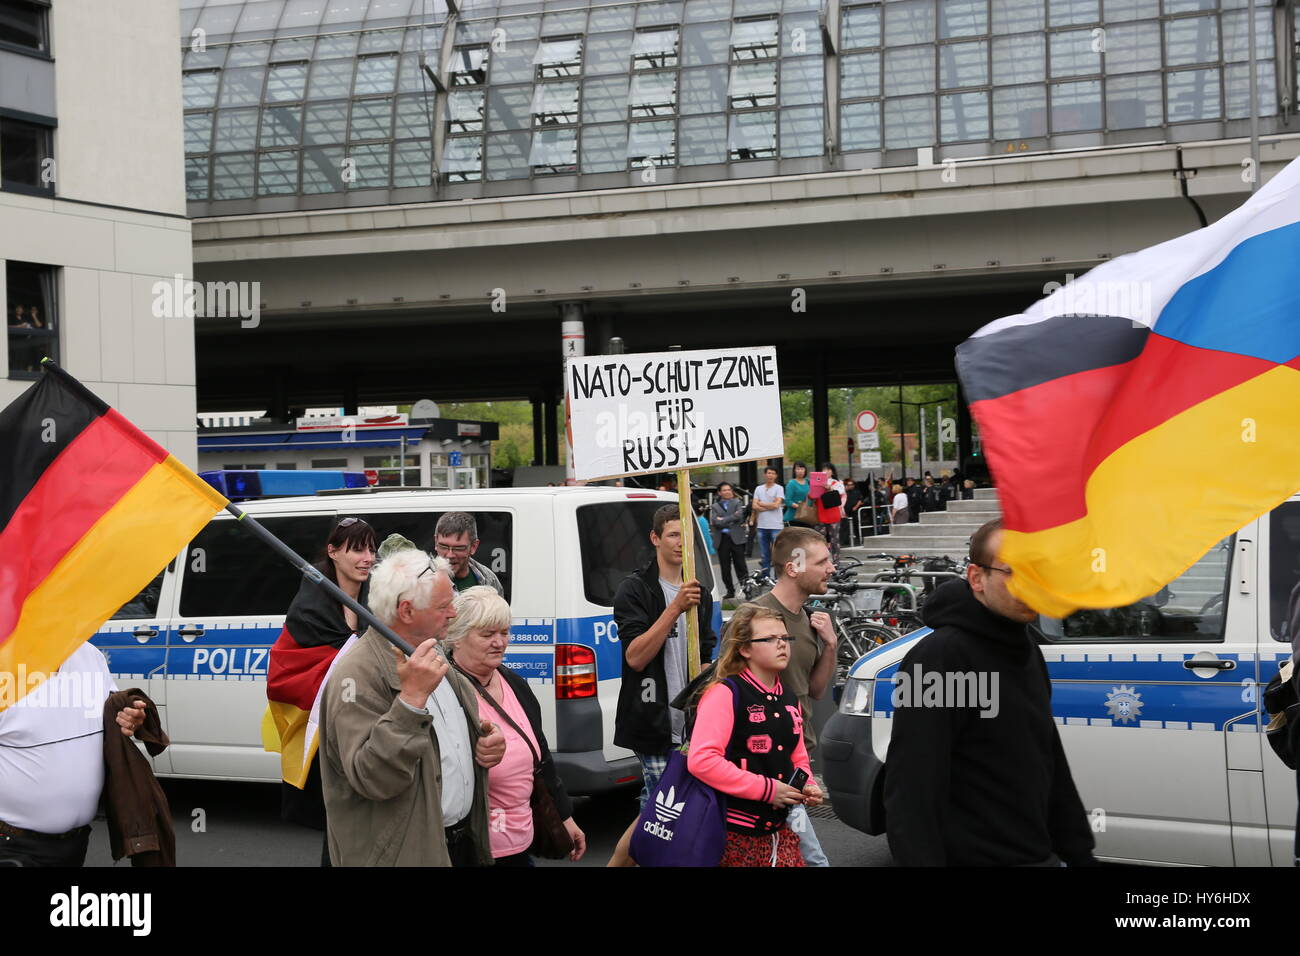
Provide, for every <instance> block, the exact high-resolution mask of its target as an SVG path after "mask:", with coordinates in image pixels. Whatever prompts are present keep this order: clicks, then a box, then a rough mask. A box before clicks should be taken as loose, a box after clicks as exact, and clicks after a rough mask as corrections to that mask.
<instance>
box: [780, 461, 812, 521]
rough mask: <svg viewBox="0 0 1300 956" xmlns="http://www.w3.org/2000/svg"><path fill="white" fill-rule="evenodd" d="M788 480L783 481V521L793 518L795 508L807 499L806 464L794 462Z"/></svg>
mask: <svg viewBox="0 0 1300 956" xmlns="http://www.w3.org/2000/svg"><path fill="white" fill-rule="evenodd" d="M790 475H791V477H790V480H789V481H787V482H786V483H785V523H786V524H789V523H790V522H791V521H793V520H794V513H795V510H796V509H797V508H798V507H799V505H801V504H803V502H805V501H807V500H808V466H807V465H805V464H804V463H803V462H801V461H796V462H795V463H794V468H792V469H791V470H790Z"/></svg>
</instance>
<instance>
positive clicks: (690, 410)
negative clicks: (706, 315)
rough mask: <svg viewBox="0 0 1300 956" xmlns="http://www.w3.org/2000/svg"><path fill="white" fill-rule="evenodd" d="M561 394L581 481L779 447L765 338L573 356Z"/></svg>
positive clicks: (776, 452) (777, 403) (772, 353)
mask: <svg viewBox="0 0 1300 956" xmlns="http://www.w3.org/2000/svg"><path fill="white" fill-rule="evenodd" d="M565 392H566V398H567V401H568V402H569V414H570V422H571V427H572V430H573V462H574V475H575V477H576V478H578V479H579V480H586V481H590V480H594V479H598V478H624V477H628V476H631V475H649V474H657V473H660V472H665V471H679V470H684V469H690V468H699V467H702V466H711V465H722V464H734V463H736V462H742V461H755V460H758V459H765V458H780V457H781V456H782V455H783V454H784V453H785V442H784V436H783V434H782V431H781V388H780V383H779V380H778V378H777V369H776V349H775V348H774V347H771V346H768V347H766V348H757V349H707V350H699V351H691V352H645V353H640V354H631V355H598V356H591V357H589V358H580V359H570V360H569V362H568V365H567V368H566V370H565Z"/></svg>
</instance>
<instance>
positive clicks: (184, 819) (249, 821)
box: [86, 779, 891, 866]
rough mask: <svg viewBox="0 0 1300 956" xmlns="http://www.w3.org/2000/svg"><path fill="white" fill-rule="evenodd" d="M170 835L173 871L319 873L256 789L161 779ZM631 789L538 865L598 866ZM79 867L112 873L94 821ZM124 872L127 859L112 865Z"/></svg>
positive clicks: (854, 854) (591, 815)
mask: <svg viewBox="0 0 1300 956" xmlns="http://www.w3.org/2000/svg"><path fill="white" fill-rule="evenodd" d="M163 789H164V790H166V792H167V799H168V801H169V802H170V803H171V808H172V820H173V823H174V826H175V828H176V858H177V863H178V864H179V865H180V866H319V865H320V854H321V844H322V836H323V835H322V834H321V833H319V832H318V831H315V830H308V829H305V828H303V827H300V826H296V825H294V824H288V823H283V822H281V820H280V793H279V789H278V787H276V786H272V785H268V784H260V783H225V782H217V781H208V780H174V779H165V780H163ZM636 793H637V791H636V790H635V789H631V790H627V791H625V792H620V793H616V794H607V795H603V796H600V797H594V798H585V797H580V798H578V799H577V801H576V806H575V809H574V818H575V819H576V820H577V821H578V825H579V826H581V827H582V829H583V831H584V832H585V833H586V834H587V840H588V848H587V855H586V857H585V858H584V859H583V860H582V861H581V862H580V863H578V864H573V863H569V862H567V861H552V860H541V861H539V865H541V866H574V865H577V866H604V865H605V864H606V863H607V862H608V861H609V857H610V854H611V853H612V852H613V849H614V844H615V843H616V842H617V841H618V838H619V837H620V836H621V835H622V833H623V831H624V830H625V829H626V828H627V825H628V824H629V823H631V822H632V820H633V818H634V817H635V815H636V807H637V804H636ZM815 812H817V813H818V814H819V816H817V817H814V819H813V826H814V828H815V829H816V831H817V835H818V837H819V838H820V839H821V843H822V847H823V848H824V849H825V851H826V856H827V858H828V859H829V860H830V862H831V865H832V866H888V865H890V863H891V860H890V857H889V848H888V846H886V843H885V838H884V837H869V836H866V835H865V834H862V833H858V832H857V831H856V830H853V829H851V828H850V827H848V826H846V825H844V824H843V823H840V822H839V821H838V820H836V819H832V818H829V817H827V816H822V815H821V814H823V813H824V812H825V811H823V810H821V809H819V810H817V811H815ZM86 865H87V866H113V865H114V864H113V862H112V857H111V855H110V852H109V846H108V831H107V829H106V827H105V824H104V821H103V819H102V818H101V819H98V820H96V821H95V825H94V831H93V832H92V834H91V838H90V850H89V852H88V853H87V855H86ZM116 865H118V866H129V865H130V864H129V862H128V861H127V860H123V861H121V862H120V863H118V864H116Z"/></svg>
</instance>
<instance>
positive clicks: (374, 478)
mask: <svg viewBox="0 0 1300 956" xmlns="http://www.w3.org/2000/svg"><path fill="white" fill-rule="evenodd" d="M365 474H366V484H368V485H377V484H379V471H378V469H375V468H367V469H366V472H365Z"/></svg>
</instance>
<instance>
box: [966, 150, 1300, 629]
mask: <svg viewBox="0 0 1300 956" xmlns="http://www.w3.org/2000/svg"><path fill="white" fill-rule="evenodd" d="M1297 263H1300V161H1297V162H1293V163H1291V164H1290V165H1289V166H1287V167H1286V169H1284V170H1283V171H1282V172H1280V173H1278V174H1277V175H1276V176H1274V177H1273V179H1272V180H1271V181H1270V182H1269V183H1268V184H1267V185H1266V186H1264V187H1263V188H1262V189H1260V191H1259V192H1258V193H1256V194H1255V195H1254V196H1252V197H1251V198H1250V199H1249V200H1248V201H1247V202H1245V203H1244V204H1243V205H1242V206H1240V207H1239V208H1238V209H1236V210H1234V211H1233V212H1231V213H1229V214H1228V215H1227V216H1224V217H1223V218H1222V219H1220V220H1219V221H1218V222H1215V223H1214V224H1212V225H1210V226H1209V227H1207V228H1204V229H1200V230H1198V231H1196V232H1193V233H1189V234H1187V235H1184V236H1181V237H1179V238H1177V239H1172V240H1170V241H1168V242H1165V243H1162V244H1160V245H1158V246H1153V247H1151V248H1149V249H1144V250H1142V251H1141V252H1137V253H1133V254H1131V255H1127V256H1123V257H1121V258H1118V259H1115V260H1113V261H1111V262H1107V263H1104V264H1103V265H1101V266H1099V267H1097V268H1096V269H1093V270H1092V271H1091V272H1089V273H1088V274H1087V275H1086V276H1083V277H1082V278H1081V279H1078V280H1075V281H1072V282H1069V283H1068V284H1066V285H1065V286H1062V287H1060V288H1057V289H1056V290H1055V291H1053V292H1052V294H1051V295H1049V296H1048V297H1047V298H1045V299H1042V300H1040V301H1039V302H1036V303H1035V304H1034V305H1033V306H1031V307H1030V308H1029V309H1028V310H1026V311H1025V313H1024V314H1022V315H1013V316H1010V317H1008V318H1004V319H999V320H998V321H996V322H993V323H991V324H990V325H987V326H985V327H984V328H982V329H980V330H979V331H978V332H977V333H975V335H974V336H973V337H971V338H970V339H968V340H967V341H966V342H964V343H962V345H961V346H959V347H958V349H957V373H958V376H959V377H960V379H961V382H962V386H963V388H964V389H965V392H966V396H967V398H968V400H969V401H970V403H971V406H970V407H971V412H972V414H973V415H974V416H975V419H976V420H977V421H978V422H979V426H980V433H981V435H982V437H983V440H984V445H985V448H986V450H987V455H988V460H989V465H990V466H991V468H992V471H993V475H994V478H995V479H996V482H997V485H998V489H999V496H1000V498H1001V501H1002V509H1003V517H1004V528H1005V533H1004V534H1003V543H1002V554H1001V557H1002V558H1003V560H1005V561H1006V562H1007V563H1008V564H1009V565H1011V567H1012V569H1013V570H1014V572H1015V573H1014V575H1013V576H1012V577H1011V579H1010V581H1009V587H1010V589H1011V591H1012V593H1013V594H1015V595H1016V596H1017V597H1019V598H1020V599H1021V600H1023V601H1024V602H1025V603H1027V604H1029V605H1030V606H1031V607H1033V608H1034V609H1035V610H1037V611H1039V612H1040V613H1043V614H1048V615H1050V616H1053V617H1064V616H1065V615H1067V614H1069V613H1070V612H1072V611H1074V610H1076V609H1078V608H1104V607H1119V606H1121V605H1125V604H1132V603H1134V602H1136V601H1138V600H1140V599H1142V598H1144V597H1146V596H1148V595H1150V594H1153V593H1155V592H1157V591H1159V590H1160V588H1162V587H1164V586H1165V585H1166V584H1168V583H1169V582H1170V581H1172V580H1173V579H1174V578H1176V577H1177V576H1178V575H1180V574H1182V573H1183V572H1184V571H1185V570H1187V568H1188V567H1190V566H1191V565H1192V564H1194V563H1195V562H1196V561H1197V560H1198V559H1199V558H1200V557H1201V556H1202V555H1203V554H1205V552H1207V551H1208V550H1209V549H1210V548H1211V547H1213V546H1214V545H1215V544H1216V543H1217V542H1218V541H1220V540H1222V539H1223V538H1225V537H1227V536H1228V535H1230V534H1232V533H1234V532H1235V531H1237V530H1238V529H1239V528H1241V527H1242V526H1243V525H1244V524H1246V523H1247V522H1249V521H1250V520H1252V519H1253V518H1255V517H1257V516H1258V515H1260V514H1263V513H1265V512H1267V511H1269V510H1270V509H1272V508H1274V507H1276V506H1277V505H1278V504H1280V503H1281V502H1282V501H1285V500H1286V499H1287V498H1288V497H1290V496H1291V495H1292V494H1294V493H1295V492H1296V490H1297V489H1300V284H1298V283H1297V282H1296V264H1297ZM1045 291H1046V290H1045Z"/></svg>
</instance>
